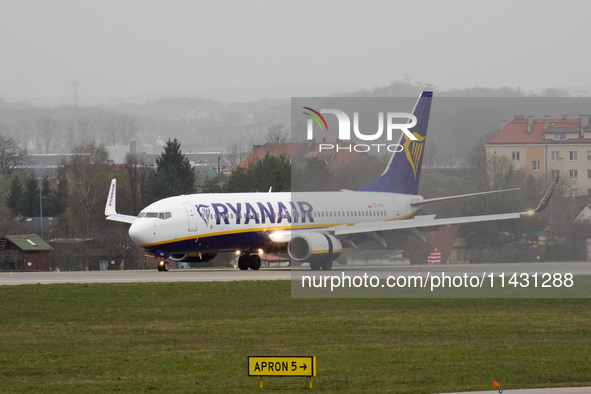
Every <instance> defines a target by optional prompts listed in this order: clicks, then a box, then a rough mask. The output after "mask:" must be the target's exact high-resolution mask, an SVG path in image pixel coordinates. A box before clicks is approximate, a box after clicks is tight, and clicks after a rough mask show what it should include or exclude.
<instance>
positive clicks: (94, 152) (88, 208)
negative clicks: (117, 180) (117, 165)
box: [66, 142, 111, 238]
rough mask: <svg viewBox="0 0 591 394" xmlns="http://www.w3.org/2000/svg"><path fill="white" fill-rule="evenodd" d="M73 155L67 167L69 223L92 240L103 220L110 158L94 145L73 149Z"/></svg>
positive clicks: (102, 148)
mask: <svg viewBox="0 0 591 394" xmlns="http://www.w3.org/2000/svg"><path fill="white" fill-rule="evenodd" d="M74 153H75V155H74V157H73V158H72V161H71V162H70V164H68V165H67V166H66V172H67V178H68V180H67V185H68V190H69V191H70V193H69V202H68V207H69V212H70V214H71V216H70V219H71V221H72V223H74V224H77V228H78V230H79V231H80V232H81V228H84V227H85V230H86V231H85V234H86V238H90V237H91V233H92V224H93V223H95V224H96V223H99V222H100V220H101V219H102V216H103V212H102V207H103V206H104V203H105V190H108V187H109V180H110V177H111V173H110V169H109V167H108V166H107V161H108V159H109V154H108V153H107V151H106V150H105V148H104V146H102V145H96V144H95V143H94V142H92V143H89V144H85V145H80V146H78V147H76V148H74Z"/></svg>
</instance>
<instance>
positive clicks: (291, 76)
mask: <svg viewBox="0 0 591 394" xmlns="http://www.w3.org/2000/svg"><path fill="white" fill-rule="evenodd" d="M590 16H591V2H588V1H542V0H535V1H519V0H518V1H515V0H509V1H506V0H494V1H473V0H470V1H459V0H457V1H309V0H297V1H291V0H290V1H250V0H246V1H202V0H200V1H178V0H166V1H164V0H158V1H157V0H141V1H139V0H138V1H121V0H117V1H113V0H84V1H80V0H71V1H67V0H51V1H48V0H42V1H41V0H38V1H30V0H0V56H1V57H0V59H1V60H0V69H1V72H0V97H2V96H4V97H14V96H21V97H68V96H70V95H71V94H72V91H71V87H70V84H71V80H75V79H79V80H80V83H81V84H82V86H83V95H84V96H87V97H90V96H95V97H96V96H111V97H125V96H129V95H133V94H138V93H144V92H149V91H155V90H187V91H189V90H194V89H209V88H227V87H247V88H262V87H270V86H295V87H298V86H357V87H361V88H370V87H375V86H383V85H386V84H388V83H390V82H391V81H392V80H394V79H403V78H404V74H411V73H412V75H413V79H414V80H416V81H421V82H425V83H433V84H435V85H437V86H439V87H444V88H452V87H472V86H484V87H498V86H503V85H506V86H511V87H517V86H519V87H521V88H523V89H537V88H546V87H570V86H581V85H591V73H590V72H589V65H590V64H589V63H590V61H589V60H590V59H591V56H590V51H589V46H588V38H589V37H590V36H591V25H590V24H589V17H590Z"/></svg>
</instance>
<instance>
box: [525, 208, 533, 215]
mask: <svg viewBox="0 0 591 394" xmlns="http://www.w3.org/2000/svg"><path fill="white" fill-rule="evenodd" d="M534 213H536V211H534V210H533V209H530V210H529V211H527V212H526V213H525V214H526V215H528V216H532V215H533V214H534Z"/></svg>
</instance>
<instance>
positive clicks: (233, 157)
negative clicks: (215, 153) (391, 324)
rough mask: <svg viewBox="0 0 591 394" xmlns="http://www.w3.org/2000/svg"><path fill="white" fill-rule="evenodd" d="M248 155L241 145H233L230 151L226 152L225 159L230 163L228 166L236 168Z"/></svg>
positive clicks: (247, 151)
mask: <svg viewBox="0 0 591 394" xmlns="http://www.w3.org/2000/svg"><path fill="white" fill-rule="evenodd" d="M248 153H249V150H248V149H245V148H244V147H243V146H242V144H240V143H234V144H232V146H231V147H230V149H227V150H226V155H227V156H226V157H227V158H228V160H229V161H230V165H231V166H232V167H236V166H237V165H238V164H240V163H242V160H244V159H245V158H246V157H247V156H248Z"/></svg>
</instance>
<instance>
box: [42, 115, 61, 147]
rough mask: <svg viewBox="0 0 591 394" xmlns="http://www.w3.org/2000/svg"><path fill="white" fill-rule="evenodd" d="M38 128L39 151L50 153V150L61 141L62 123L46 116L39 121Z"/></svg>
mask: <svg viewBox="0 0 591 394" xmlns="http://www.w3.org/2000/svg"><path fill="white" fill-rule="evenodd" d="M37 128H38V133H37V146H38V149H39V151H42V150H45V153H49V151H50V150H53V149H54V148H55V145H56V144H57V141H59V135H60V123H59V122H58V121H57V120H55V119H53V118H51V117H49V116H45V117H43V118H41V119H39V121H38V122H37Z"/></svg>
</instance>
